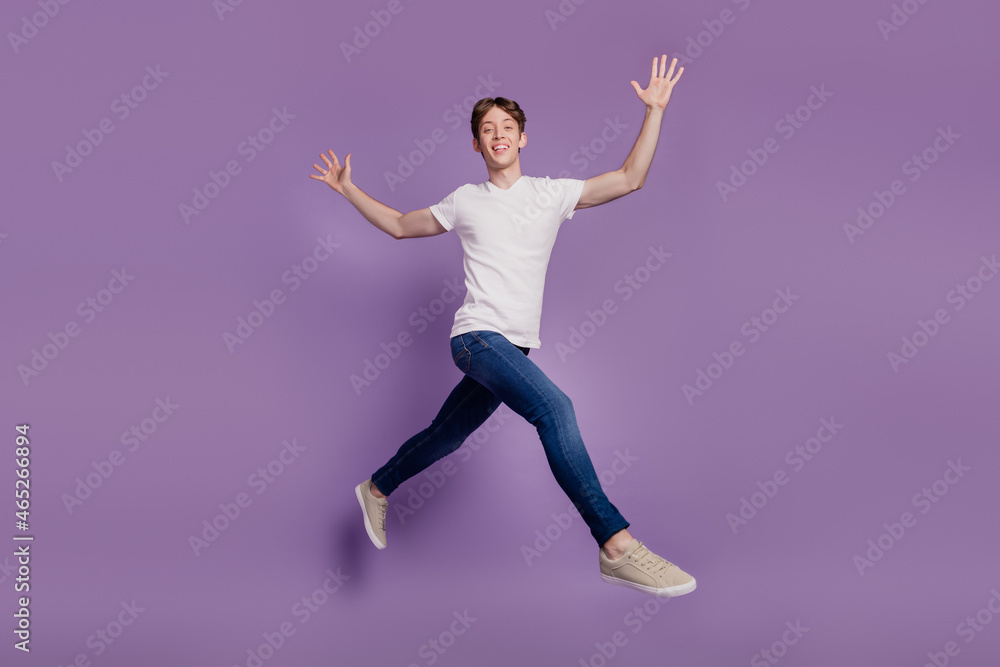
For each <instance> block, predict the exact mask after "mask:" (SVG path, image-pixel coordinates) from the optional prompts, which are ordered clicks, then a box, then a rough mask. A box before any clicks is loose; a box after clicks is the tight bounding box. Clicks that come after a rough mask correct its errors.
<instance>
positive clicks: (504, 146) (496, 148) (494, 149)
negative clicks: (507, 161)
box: [493, 144, 510, 153]
mask: <svg viewBox="0 0 1000 667" xmlns="http://www.w3.org/2000/svg"><path fill="white" fill-rule="evenodd" d="M501 148H510V146H506V145H504V144H500V145H499V146H495V147H494V148H493V152H494V153H497V152H499V151H500V149H501Z"/></svg>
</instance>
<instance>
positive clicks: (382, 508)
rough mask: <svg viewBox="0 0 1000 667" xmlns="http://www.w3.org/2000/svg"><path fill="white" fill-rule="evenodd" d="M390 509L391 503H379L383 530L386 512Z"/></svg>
mask: <svg viewBox="0 0 1000 667" xmlns="http://www.w3.org/2000/svg"><path fill="white" fill-rule="evenodd" d="M388 509H389V503H379V504H378V520H379V524H380V526H381V530H382V532H383V533H384V532H385V513H386V510H388Z"/></svg>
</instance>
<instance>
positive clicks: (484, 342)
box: [469, 331, 489, 348]
mask: <svg viewBox="0 0 1000 667" xmlns="http://www.w3.org/2000/svg"><path fill="white" fill-rule="evenodd" d="M469 333H470V334H472V335H473V336H474V337H475V339H476V340H478V341H479V342H480V343H482V344H483V347H486V348H488V347H489V345H487V344H486V341H485V340H483V339H482V338H480V337H479V336H476V332H475V331H470V332H469Z"/></svg>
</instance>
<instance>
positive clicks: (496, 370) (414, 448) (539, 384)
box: [372, 331, 629, 545]
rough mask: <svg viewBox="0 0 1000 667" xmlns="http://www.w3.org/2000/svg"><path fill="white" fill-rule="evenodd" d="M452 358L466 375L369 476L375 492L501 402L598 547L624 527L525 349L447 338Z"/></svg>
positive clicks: (569, 409) (444, 449)
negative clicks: (534, 443) (533, 439)
mask: <svg viewBox="0 0 1000 667" xmlns="http://www.w3.org/2000/svg"><path fill="white" fill-rule="evenodd" d="M451 353H452V354H451V356H452V359H453V360H454V361H455V365H456V366H457V367H458V368H459V370H461V371H462V372H463V373H464V374H465V376H464V377H463V378H462V380H461V381H460V382H459V383H458V385H457V386H456V387H455V388H454V389H453V390H452V392H451V394H450V395H449V396H448V398H447V399H446V400H445V402H444V405H443V406H442V407H441V410H440V411H439V412H438V414H437V416H436V417H435V418H434V421H433V422H431V425H430V426H429V427H427V428H426V429H424V430H423V431H421V432H420V433H417V434H416V435H414V436H413V437H412V438H410V439H409V440H407V441H406V442H405V443H403V445H402V446H401V447H400V448H399V451H398V452H396V454H395V456H393V457H392V458H391V459H390V460H389V461H388V463H386V464H385V465H384V466H382V467H381V468H380V469H379V470H378V471H377V472H376V473H375V474H374V475H372V482H373V483H374V484H375V486H376V487H378V489H379V490H380V491H381V492H382V493H384V494H386V495H387V496H388V495H389V494H391V493H392V492H393V491H394V490H396V488H397V487H398V486H399V485H400V484H402V483H403V482H404V481H405V480H407V479H409V478H410V477H413V476H414V475H416V474H417V473H419V472H421V471H422V470H424V469H425V468H427V467H428V466H430V465H431V464H432V463H434V462H435V461H437V460H438V459H440V458H442V457H444V456H447V455H448V454H450V453H452V452H453V451H455V450H456V449H458V448H459V447H460V446H461V445H462V443H463V442H464V441H465V439H466V438H468V437H469V436H470V435H472V433H473V432H474V431H475V430H476V429H477V428H479V427H480V426H481V425H482V424H483V422H485V421H486V420H487V419H488V418H489V416H490V415H491V414H493V412H494V411H496V409H497V408H498V407H500V403H506V404H507V405H508V406H509V407H510V409H511V410H513V411H514V412H516V413H517V414H519V415H521V416H522V417H524V418H525V419H526V420H527V421H528V422H529V423H530V424H532V425H533V426H534V427H535V428H536V429H537V430H538V436H539V438H540V439H541V442H542V447H543V448H544V450H545V456H546V458H547V460H548V462H549V467H550V468H551V469H552V474H553V475H554V476H555V478H556V482H558V484H559V486H560V487H561V488H562V490H563V491H564V492H565V493H566V495H567V496H569V499H570V500H571V501H573V503H574V505H575V506H576V508H577V509H578V510H579V512H580V516H581V517H582V518H583V520H584V521H585V522H586V523H587V526H589V527H590V532H591V534H592V535H593V536H594V539H595V540H597V543H598V544H599V545H603V544H604V542H606V541H607V540H608V538H610V537H611V536H612V535H614V534H615V533H617V532H618V531H619V530H622V529H623V528H627V527H628V525H629V523H628V522H627V521H625V519H624V517H622V515H621V513H620V512H619V511H618V509H617V508H616V507H615V506H614V505H612V504H611V502H610V501H609V500H608V498H607V496H606V495H605V494H604V490H603V489H602V488H601V484H600V481H599V480H598V478H597V472H596V471H595V470H594V465H593V463H591V460H590V456H589V455H588V454H587V449H586V448H585V447H584V444H583V438H582V437H581V436H580V430H579V428H578V427H577V423H576V413H575V412H574V410H573V404H572V402H571V401H570V399H569V397H568V396H566V394H565V393H563V392H562V390H560V389H559V388H558V387H557V386H556V385H555V384H554V383H553V382H552V381H551V380H550V379H549V378H548V377H547V376H546V375H545V373H543V372H542V370H541V369H540V368H538V366H537V365H536V364H535V363H534V362H533V361H530V360H529V359H528V348H525V347H519V346H516V345H514V344H513V343H511V342H510V341H509V340H507V338H506V337H504V336H503V334H500V333H498V332H496V331H470V332H468V333H463V334H459V335H457V336H455V337H453V338H452V339H451Z"/></svg>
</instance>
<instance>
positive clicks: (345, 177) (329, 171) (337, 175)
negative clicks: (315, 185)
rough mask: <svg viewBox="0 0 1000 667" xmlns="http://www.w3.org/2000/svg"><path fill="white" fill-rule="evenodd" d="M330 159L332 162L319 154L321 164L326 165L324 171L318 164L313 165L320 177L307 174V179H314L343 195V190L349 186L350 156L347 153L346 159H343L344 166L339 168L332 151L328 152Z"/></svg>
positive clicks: (338, 162)
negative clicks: (321, 160)
mask: <svg viewBox="0 0 1000 667" xmlns="http://www.w3.org/2000/svg"><path fill="white" fill-rule="evenodd" d="M329 153H330V157H331V158H333V162H330V158H328V157H327V156H326V155H325V154H323V153H320V155H319V156H320V157H321V158H323V162H325V163H326V169H323V167H321V166H319V165H318V164H315V163H314V164H313V166H314V167H315V168H316V171H318V172H319V173H320V174H322V176H317V175H316V174H309V178H315V179H316V180H317V181H323V182H324V183H326V184H327V185H329V186H330V187H331V188H333V189H334V190H336V191H337V192H339V193H340V194H344V189H345V188H349V187H350V186H351V185H353V184H352V183H351V154H350V153H348V154H347V157H346V158H344V166H343V167H341V166H340V161H339V160H338V159H337V156H336V155H334V154H333V151H332V150H331V151H329Z"/></svg>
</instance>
